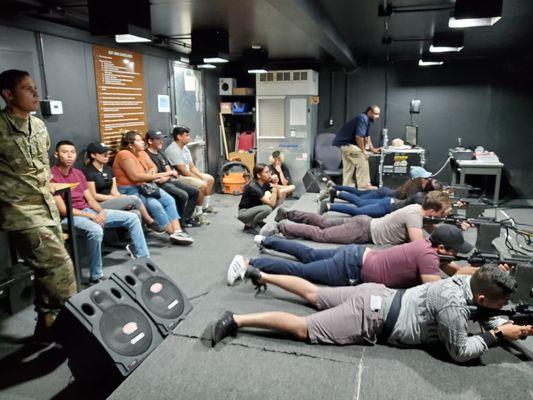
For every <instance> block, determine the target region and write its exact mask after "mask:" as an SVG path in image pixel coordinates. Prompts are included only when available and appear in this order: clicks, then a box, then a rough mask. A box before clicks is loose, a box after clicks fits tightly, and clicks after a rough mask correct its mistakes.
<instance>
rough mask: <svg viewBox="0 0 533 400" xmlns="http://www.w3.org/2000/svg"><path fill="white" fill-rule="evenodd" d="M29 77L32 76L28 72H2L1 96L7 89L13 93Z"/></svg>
mask: <svg viewBox="0 0 533 400" xmlns="http://www.w3.org/2000/svg"><path fill="white" fill-rule="evenodd" d="M27 76H30V74H29V73H28V72H26V71H21V70H18V69H8V70H6V71H4V72H2V73H1V74H0V95H2V91H3V90H6V89H7V90H9V91H11V92H13V91H14V90H15V87H16V86H17V85H18V84H19V83H20V82H21V81H22V80H23V79H24V78H25V77H27ZM3 97H4V96H2V98H3Z"/></svg>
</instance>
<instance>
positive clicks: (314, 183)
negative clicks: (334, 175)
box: [302, 168, 329, 193]
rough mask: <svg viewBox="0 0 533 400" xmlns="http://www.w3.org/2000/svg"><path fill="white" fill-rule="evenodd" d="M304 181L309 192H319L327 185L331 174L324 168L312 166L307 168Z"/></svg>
mask: <svg viewBox="0 0 533 400" xmlns="http://www.w3.org/2000/svg"><path fill="white" fill-rule="evenodd" d="M302 181H303V184H304V188H305V191H306V192H307V193H318V192H320V191H321V190H322V189H324V187H325V186H326V183H327V182H328V181H329V176H328V175H327V174H325V173H324V171H323V170H322V168H311V169H308V170H307V172H306V173H305V175H304V177H303V178H302Z"/></svg>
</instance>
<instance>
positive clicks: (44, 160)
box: [0, 70, 76, 336]
mask: <svg viewBox="0 0 533 400" xmlns="http://www.w3.org/2000/svg"><path fill="white" fill-rule="evenodd" d="M0 94H1V96H2V98H3V99H4V101H5V102H6V105H7V106H6V108H4V109H3V110H0V229H3V230H5V231H9V236H10V238H11V240H12V241H13V243H15V245H16V248H17V251H18V254H19V256H20V257H22V258H23V259H24V263H25V264H26V265H28V266H30V267H31V268H32V269H33V270H34V272H35V277H36V281H35V292H36V296H35V306H36V311H37V314H38V317H37V326H36V328H35V331H36V336H40V335H43V336H46V334H47V332H49V330H48V328H50V326H51V325H52V323H53V322H54V320H55V317H56V315H57V313H58V312H59V309H60V308H61V306H62V305H63V304H64V303H65V301H66V300H67V299H68V298H69V297H71V296H73V295H74V294H75V293H76V281H75V278H74V268H73V265H72V261H71V259H70V257H69V255H68V253H67V251H66V249H65V246H64V243H63V237H62V230H61V225H60V222H59V213H58V211H57V207H56V205H55V202H54V199H53V197H52V194H51V187H50V183H49V182H50V178H51V174H50V166H49V164H48V148H49V147H50V137H49V135H48V131H47V130H46V127H45V125H44V123H43V122H42V121H41V120H40V119H38V118H36V117H34V116H32V115H30V112H31V111H36V110H38V108H39V94H38V93H37V88H36V87H35V83H34V82H33V80H32V79H31V77H30V75H29V74H28V73H27V72H25V71H18V70H8V71H4V72H2V73H1V74H0Z"/></svg>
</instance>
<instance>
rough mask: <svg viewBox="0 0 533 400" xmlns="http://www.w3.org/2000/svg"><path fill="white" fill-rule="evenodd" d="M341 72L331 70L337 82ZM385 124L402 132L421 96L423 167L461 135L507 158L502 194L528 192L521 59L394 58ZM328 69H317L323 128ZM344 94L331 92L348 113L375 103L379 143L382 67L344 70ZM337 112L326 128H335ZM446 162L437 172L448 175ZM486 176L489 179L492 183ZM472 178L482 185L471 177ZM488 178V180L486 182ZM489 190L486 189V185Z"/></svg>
mask: <svg viewBox="0 0 533 400" xmlns="http://www.w3.org/2000/svg"><path fill="white" fill-rule="evenodd" d="M343 75H344V73H343V72H342V71H337V72H336V73H335V87H337V81H342V79H343ZM388 77H389V80H388V101H387V127H388V129H389V141H390V140H392V139H393V138H394V137H400V138H402V139H403V138H404V135H405V134H404V126H405V124H408V123H410V121H411V116H410V114H409V102H410V100H411V99H415V98H417V99H420V100H422V108H421V113H420V114H415V115H414V116H413V122H414V123H415V125H418V126H419V141H420V145H421V146H422V147H424V148H426V166H427V168H428V169H429V170H431V171H434V172H436V171H437V170H438V169H439V168H440V167H441V165H442V164H443V163H444V162H445V160H446V159H447V157H448V149H449V148H450V147H454V146H456V145H457V139H458V138H459V137H460V138H462V143H463V145H465V146H468V147H471V148H474V147H475V146H478V145H481V146H483V147H485V148H486V149H488V150H493V151H495V152H496V153H497V154H498V156H499V157H500V160H501V161H502V162H503V163H504V164H505V169H504V179H503V183H502V194H503V195H508V196H510V197H513V196H518V197H533V187H532V185H531V182H533V167H532V166H531V163H530V162H529V159H530V155H529V149H531V148H532V146H533V135H531V133H530V132H531V127H532V126H533V113H531V110H532V109H533V96H532V95H531V93H532V90H533V80H532V78H531V77H530V74H529V73H528V72H527V68H526V67H525V66H520V65H519V66H516V65H515V64H514V68H513V70H510V69H509V66H508V64H506V63H502V62H499V63H498V62H489V61H487V60H477V61H461V62H458V61H456V62H453V63H448V64H446V65H445V66H443V67H439V68H425V69H423V68H418V67H417V66H416V65H414V64H413V63H398V64H392V65H391V66H390V67H389V72H388ZM329 81H330V74H329V72H327V73H324V72H322V73H321V75H320V96H321V102H320V109H319V131H326V130H328V128H325V126H326V124H327V119H328V115H329V101H330V100H329ZM348 81H349V83H348V101H347V103H346V104H345V102H344V93H342V90H340V89H337V90H334V92H333V99H332V104H333V111H332V114H333V115H340V114H342V112H343V109H344V107H345V105H346V106H347V119H349V118H351V117H352V116H354V115H356V114H357V113H359V112H361V111H363V110H364V108H365V107H366V106H367V105H369V104H371V103H376V104H378V105H379V106H380V107H381V109H382V117H381V119H380V120H379V121H377V122H376V124H375V125H374V126H373V128H372V132H373V135H372V137H373V141H374V143H379V140H380V131H381V128H382V127H383V123H384V117H385V115H384V113H383V110H384V108H385V107H384V102H385V67H384V65H373V66H367V67H361V68H359V69H358V70H356V71H355V72H354V73H353V74H352V75H349V76H348ZM340 122H341V121H339V120H338V118H336V119H335V124H334V126H333V128H332V129H331V130H333V131H335V132H336V131H338V129H340V127H341V126H342V124H341V123H340ZM450 177H451V174H450V169H449V168H448V167H447V168H445V169H444V170H443V172H442V173H441V174H440V175H439V178H440V179H442V180H444V181H449V179H450ZM490 181H491V180H490V179H489V182H490ZM473 183H475V184H484V181H483V180H481V181H480V180H479V179H477V180H476V178H475V177H474V178H473ZM490 186H491V183H489V187H490ZM489 190H490V188H489Z"/></svg>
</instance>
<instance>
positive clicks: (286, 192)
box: [269, 150, 296, 203]
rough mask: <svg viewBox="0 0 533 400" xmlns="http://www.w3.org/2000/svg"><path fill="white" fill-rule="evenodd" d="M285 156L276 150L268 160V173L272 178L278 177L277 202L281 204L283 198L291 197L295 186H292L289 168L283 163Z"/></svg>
mask: <svg viewBox="0 0 533 400" xmlns="http://www.w3.org/2000/svg"><path fill="white" fill-rule="evenodd" d="M284 159H285V156H284V155H283V154H282V153H281V152H280V151H278V150H276V151H274V152H272V155H271V156H270V158H269V161H270V165H269V167H270V172H271V174H272V176H274V175H275V176H277V177H278V188H279V198H278V202H279V203H283V202H284V201H285V198H286V197H288V196H291V195H292V193H293V192H294V189H296V186H294V185H293V184H292V178H291V173H290V172H289V168H288V167H287V166H286V165H285V164H284V163H283V161H284Z"/></svg>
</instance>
